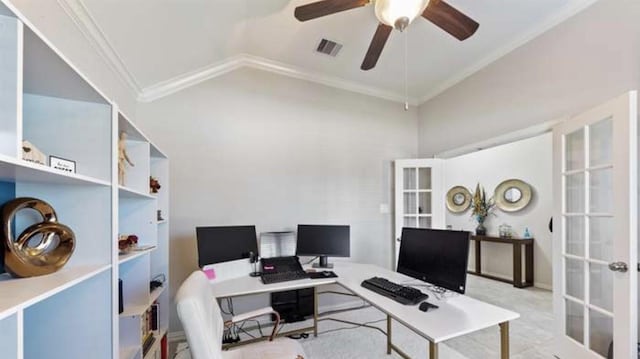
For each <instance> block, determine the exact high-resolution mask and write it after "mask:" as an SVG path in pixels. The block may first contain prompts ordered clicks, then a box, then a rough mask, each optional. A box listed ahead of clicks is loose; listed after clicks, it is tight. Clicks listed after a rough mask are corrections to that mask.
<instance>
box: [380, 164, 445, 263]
mask: <svg viewBox="0 0 640 359" xmlns="http://www.w3.org/2000/svg"><path fill="white" fill-rule="evenodd" d="M395 171H396V176H395V192H396V193H395V194H396V195H395V212H394V213H395V220H396V222H395V224H396V225H395V238H396V240H395V245H394V247H395V251H394V253H395V255H394V257H393V267H394V268H396V267H397V263H398V253H399V251H400V235H401V234H402V228H403V227H411V228H440V229H444V227H445V218H444V217H445V212H444V211H445V198H444V192H443V182H444V181H443V175H444V174H443V162H442V160H439V159H414V160H397V161H395Z"/></svg>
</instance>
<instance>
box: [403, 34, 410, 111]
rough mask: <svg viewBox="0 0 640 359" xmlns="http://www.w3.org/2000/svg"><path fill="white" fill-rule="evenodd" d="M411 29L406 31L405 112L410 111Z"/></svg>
mask: <svg viewBox="0 0 640 359" xmlns="http://www.w3.org/2000/svg"><path fill="white" fill-rule="evenodd" d="M408 82H409V29H404V110H405V111H409V84H408Z"/></svg>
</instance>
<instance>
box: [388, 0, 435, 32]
mask: <svg viewBox="0 0 640 359" xmlns="http://www.w3.org/2000/svg"><path fill="white" fill-rule="evenodd" d="M429 1H430V0H376V5H375V11H376V17H377V18H378V20H380V22H381V23H383V24H385V25H388V26H391V27H393V28H395V29H396V30H400V31H403V30H404V29H406V28H407V26H409V24H411V22H412V21H413V20H414V19H415V18H416V17H418V16H420V14H422V12H424V10H425V9H426V8H427V5H429Z"/></svg>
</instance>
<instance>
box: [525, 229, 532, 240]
mask: <svg viewBox="0 0 640 359" xmlns="http://www.w3.org/2000/svg"><path fill="white" fill-rule="evenodd" d="M524 239H531V232H529V227H527V228H525V229H524Z"/></svg>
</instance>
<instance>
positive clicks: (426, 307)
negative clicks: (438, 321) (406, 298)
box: [418, 302, 438, 312]
mask: <svg viewBox="0 0 640 359" xmlns="http://www.w3.org/2000/svg"><path fill="white" fill-rule="evenodd" d="M429 308H434V309H436V308H438V306H437V305H435V304H431V303H429V302H422V303H420V306H419V307H418V309H420V310H421V311H423V312H427V311H429Z"/></svg>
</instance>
